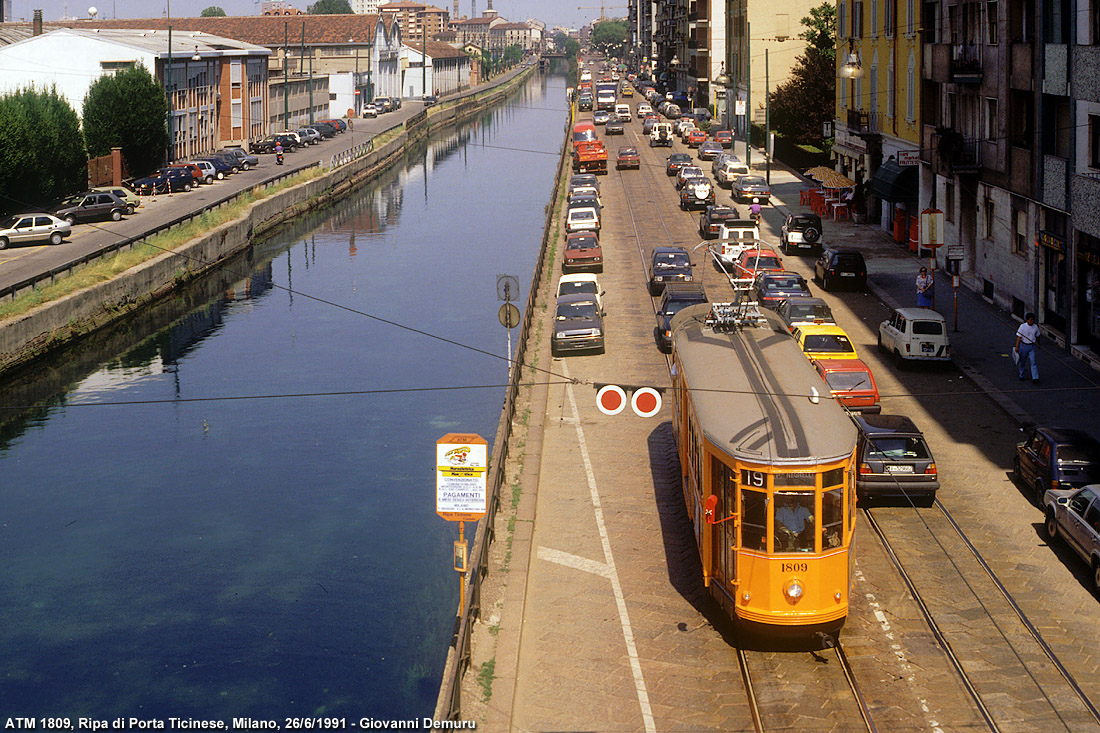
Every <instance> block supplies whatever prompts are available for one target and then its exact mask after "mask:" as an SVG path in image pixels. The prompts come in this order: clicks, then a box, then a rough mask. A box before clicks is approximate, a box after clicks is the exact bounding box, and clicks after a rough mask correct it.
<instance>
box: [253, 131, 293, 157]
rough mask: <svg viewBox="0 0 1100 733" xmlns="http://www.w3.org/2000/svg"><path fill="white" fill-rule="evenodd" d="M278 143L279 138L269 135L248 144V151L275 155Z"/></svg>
mask: <svg viewBox="0 0 1100 733" xmlns="http://www.w3.org/2000/svg"><path fill="white" fill-rule="evenodd" d="M278 141H279V138H278V137H276V136H275V135H268V136H267V137H264V138H260V139H259V140H252V141H250V142H249V143H248V149H249V150H250V151H252V152H253V153H274V152H275V143H276V142H278ZM284 147H285V146H284Z"/></svg>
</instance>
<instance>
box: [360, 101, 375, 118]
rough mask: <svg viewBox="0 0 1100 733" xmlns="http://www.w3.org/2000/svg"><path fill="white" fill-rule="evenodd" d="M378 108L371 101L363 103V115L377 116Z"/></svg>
mask: <svg viewBox="0 0 1100 733" xmlns="http://www.w3.org/2000/svg"><path fill="white" fill-rule="evenodd" d="M377 116H378V108H377V107H375V106H374V104H373V103H371V104H368V105H365V106H364V107H363V117H377Z"/></svg>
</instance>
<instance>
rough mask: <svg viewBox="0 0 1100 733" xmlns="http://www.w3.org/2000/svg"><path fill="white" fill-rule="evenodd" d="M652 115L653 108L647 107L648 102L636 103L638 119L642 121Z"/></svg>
mask: <svg viewBox="0 0 1100 733" xmlns="http://www.w3.org/2000/svg"><path fill="white" fill-rule="evenodd" d="M651 114H653V107H651V106H650V105H649V102H639V103H638V119H639V120H644V119H645V118H646V117H647V116H649V115H651Z"/></svg>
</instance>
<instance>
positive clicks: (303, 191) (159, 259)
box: [0, 67, 535, 373]
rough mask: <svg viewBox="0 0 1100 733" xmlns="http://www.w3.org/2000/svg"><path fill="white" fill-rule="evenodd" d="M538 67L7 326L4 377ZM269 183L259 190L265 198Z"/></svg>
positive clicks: (239, 247) (433, 113)
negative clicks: (167, 249) (228, 219)
mask: <svg viewBox="0 0 1100 733" xmlns="http://www.w3.org/2000/svg"><path fill="white" fill-rule="evenodd" d="M532 73H535V67H529V68H526V69H523V70H522V71H520V72H519V73H518V74H515V75H511V76H507V77H503V78H502V81H501V83H500V84H499V86H497V87H495V88H490V89H485V88H480V89H477V90H471V92H469V93H467V94H466V95H464V96H462V97H460V98H458V99H453V100H448V101H447V102H446V103H445V104H444V105H441V106H440V107H438V108H432V109H429V110H425V112H423V113H419V114H417V115H415V116H413V117H412V118H410V119H409V120H407V121H406V122H405V123H404V126H403V129H400V132H399V134H398V135H397V136H396V137H393V138H392V139H390V140H389V141H388V142H386V143H385V144H383V145H380V146H379V147H378V148H376V149H374V150H372V151H371V152H369V153H367V154H366V155H363V156H361V157H359V158H356V159H354V160H350V161H348V162H346V163H344V164H342V165H340V166H339V167H334V168H332V169H330V170H326V171H324V172H323V173H322V174H321V175H319V176H317V177H315V178H313V179H310V180H305V181H303V182H301V183H299V184H297V185H293V186H291V187H289V188H286V189H283V190H279V191H277V192H276V193H274V194H271V195H268V196H266V197H265V198H263V199H261V200H259V201H256V202H255V203H252V204H250V205H249V206H248V207H247V208H246V209H245V210H244V212H243V213H242V214H241V216H240V217H239V218H237V219H235V220H233V221H229V222H226V223H223V224H221V225H218V226H216V227H214V228H213V229H211V230H209V231H207V232H205V233H203V234H202V235H200V236H197V237H195V238H194V239H192V240H190V241H188V242H186V243H185V244H183V245H181V246H178V247H175V248H174V249H172V250H171V251H166V252H164V253H162V254H159V255H156V256H154V257H152V258H150V259H148V260H145V261H144V262H142V263H140V264H138V265H135V266H134V267H131V268H129V269H127V270H125V271H123V272H120V273H119V274H118V275H117V276H114V277H113V278H111V279H110V280H107V281H105V282H101V283H98V284H95V285H92V286H89V287H87V288H84V289H82V290H79V291H76V292H73V293H70V294H67V295H65V296H63V297H60V298H58V299H56V300H53V301H50V302H48V303H44V304H42V305H40V306H38V307H35V308H34V309H32V310H30V311H28V312H26V313H23V314H21V315H19V316H14V317H12V318H10V319H8V320H6V321H4V322H3V323H0V373H3V372H7V371H10V370H12V369H15V368H17V367H19V366H22V365H25V364H27V363H29V362H30V361H32V360H34V359H36V358H39V357H41V356H43V355H45V354H46V353H48V352H50V351H51V350H54V349H56V348H59V347H60V346H62V345H64V344H67V343H70V342H72V341H74V340H77V339H80V338H83V337H86V336H88V335H89V334H92V333H94V332H95V331H97V330H99V329H101V328H103V327H104V326H106V325H108V324H111V323H115V322H117V321H119V320H121V319H123V318H126V317H127V316H128V315H130V314H132V313H134V312H135V311H137V310H139V309H141V308H143V307H145V306H147V305H149V304H150V303H152V302H154V301H156V300H158V299H160V298H163V297H165V296H167V295H170V294H171V293H172V292H173V291H174V290H175V289H176V288H178V287H180V286H181V285H183V284H184V283H187V282H190V281H191V280H193V279H195V278H197V277H200V276H202V275H203V274H204V273H207V272H209V271H210V270H212V269H213V268H216V267H218V266H219V265H220V263H222V262H224V261H225V260H226V259H227V258H229V257H232V256H234V255H235V254H237V253H239V252H242V251H244V250H246V249H247V248H248V247H250V246H252V243H253V242H254V241H255V239H256V238H257V237H259V236H261V235H263V234H265V233H268V232H270V231H272V230H273V229H275V228H276V227H278V226H279V225H281V224H283V223H284V222H287V221H290V220H292V219H293V218H294V217H296V216H299V215H300V214H302V213H303V212H306V211H309V210H310V209H314V208H318V207H321V206H325V205H327V204H329V203H331V202H332V201H334V200H337V199H339V198H341V197H342V196H344V195H346V194H347V193H348V191H350V190H352V189H354V188H356V187H357V186H360V185H362V184H363V183H365V182H366V181H368V180H370V179H372V178H374V177H375V176H377V175H378V174H379V173H380V172H381V171H383V170H385V169H386V168H388V167H389V166H390V165H392V164H393V163H394V162H395V161H396V160H397V159H399V158H400V157H401V156H402V155H403V153H404V151H405V149H406V147H407V146H408V145H409V144H411V143H413V142H415V141H417V140H419V139H421V138H423V137H425V136H427V135H430V134H431V133H432V132H433V131H435V130H437V129H440V128H442V127H446V126H448V125H455V124H459V123H461V122H463V121H464V120H467V119H469V118H470V117H471V116H473V115H476V114H478V113H480V112H481V111H482V110H484V109H486V108H488V107H491V106H492V105H494V104H496V103H497V102H499V101H501V100H502V99H504V98H505V97H506V96H507V95H508V94H509V93H511V92H512V91H513V90H515V89H516V88H517V87H519V86H520V85H521V84H522V83H523V82H524V81H525V80H526V79H527V78H528V77H529V76H530V75H531V74H532ZM268 185H270V184H262V185H260V186H258V187H257V188H256V189H255V190H256V192H257V193H260V194H261V195H263V192H264V189H265V188H266V187H267V186H268Z"/></svg>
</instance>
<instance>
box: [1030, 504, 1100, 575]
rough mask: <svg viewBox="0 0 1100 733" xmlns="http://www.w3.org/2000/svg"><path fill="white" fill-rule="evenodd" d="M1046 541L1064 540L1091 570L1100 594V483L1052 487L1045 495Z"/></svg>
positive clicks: (1050, 542)
mask: <svg viewBox="0 0 1100 733" xmlns="http://www.w3.org/2000/svg"><path fill="white" fill-rule="evenodd" d="M1043 504H1044V506H1045V514H1046V521H1045V522H1044V523H1043V530H1044V531H1045V532H1046V536H1047V544H1048V545H1052V544H1054V543H1055V542H1056V541H1057V540H1063V541H1065V543H1066V544H1067V545H1069V547H1070V549H1072V550H1073V551H1074V552H1075V553H1077V555H1078V556H1079V557H1080V558H1081V559H1082V560H1084V561H1085V562H1086V563H1088V565H1089V567H1090V568H1091V569H1092V589H1093V592H1095V593H1100V486H1086V487H1084V488H1083V489H1051V490H1050V491H1048V492H1047V493H1046V495H1045V496H1044V498H1043Z"/></svg>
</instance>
